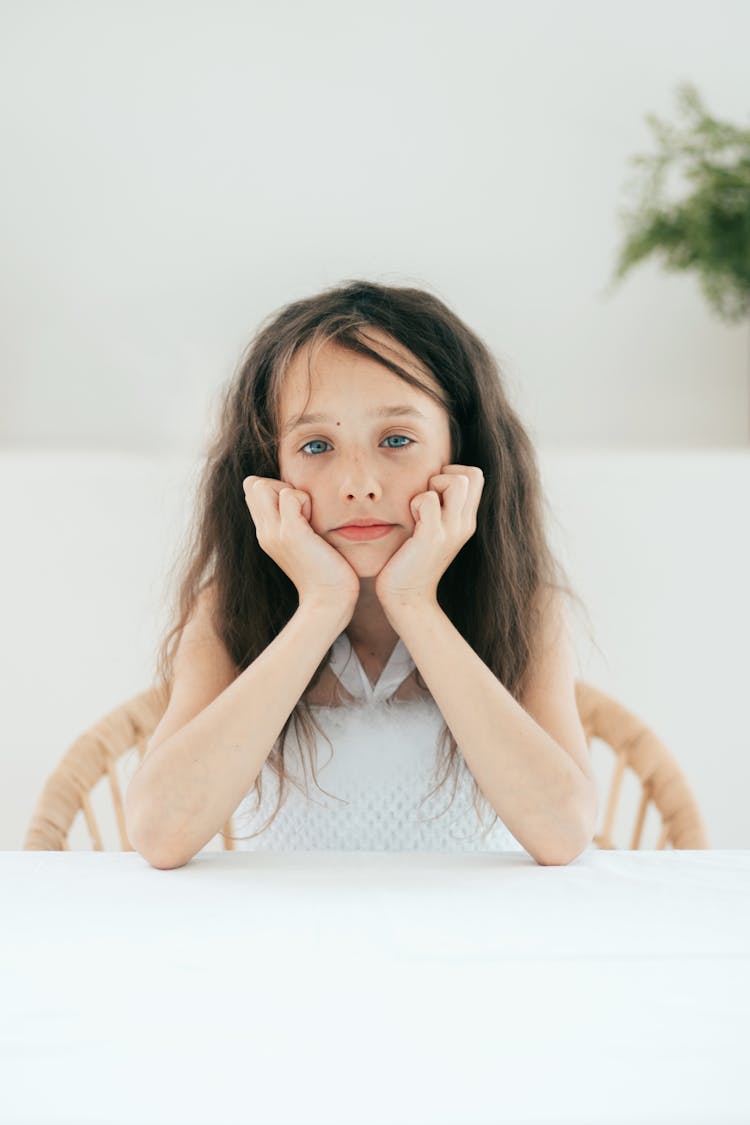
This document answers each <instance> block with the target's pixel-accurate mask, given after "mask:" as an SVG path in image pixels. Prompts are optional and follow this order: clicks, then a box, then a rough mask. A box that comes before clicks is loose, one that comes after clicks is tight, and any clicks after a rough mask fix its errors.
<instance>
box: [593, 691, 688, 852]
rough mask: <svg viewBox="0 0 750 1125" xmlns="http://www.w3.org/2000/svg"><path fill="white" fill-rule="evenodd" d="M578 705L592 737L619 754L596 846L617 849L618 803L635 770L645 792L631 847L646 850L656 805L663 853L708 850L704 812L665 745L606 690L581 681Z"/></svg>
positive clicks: (641, 799)
mask: <svg viewBox="0 0 750 1125" xmlns="http://www.w3.org/2000/svg"><path fill="white" fill-rule="evenodd" d="M576 703H577V705H578V713H579V715H580V717H581V723H582V725H583V729H584V731H585V732H586V738H587V740H588V742H589V744H590V743H591V740H592V738H593V739H599V740H600V741H601V742H603V743H605V744H606V745H607V746H608V747H609V748H610V749H611V750H612V751H613V752H614V755H615V764H614V773H613V776H612V782H611V784H610V787H609V793H608V795H607V798H606V805H605V809H604V819H603V823H602V826H601V828H600V830H599V832H598V833H596V835H595V836H594V839H593V843H594V844H595V845H596V847H598V848H605V849H613V848H616V847H617V845H616V844H614V843H613V841H612V828H613V824H614V820H615V815H616V812H617V804H618V800H619V799H620V796H621V793H622V781H623V777H624V776H625V770H626V769H628V770H632V771H633V774H634V775H635V776H636V777H637V779H638V782H639V783H640V787H641V798H640V803H639V806H638V811H637V813H636V819H635V826H634V828H633V835H632V837H631V840H630V843H629V844H628V845H627V847H628V848H629V849H630V850H631V851H632V850H636V849H638V848H639V847H640V846H641V836H642V834H643V825H644V821H645V819H646V813H647V811H648V808H649V804H651V805H652V806H653V807H654V808H655V809H656V811H657V812H658V814H659V816H660V818H661V832H660V835H659V841H658V844H657V847H658V848H664V847H666V846H667V845H668V844H669V845H670V846H671V847H673V848H698V849H703V848H707V847H708V838H707V835H706V830H705V826H704V824H703V821H702V819H701V814H700V810H699V809H698V805H697V803H696V800H695V798H694V796H693V793H692V791H691V789H690V786H689V785H688V783H687V780H686V779H685V776H684V774H683V772H682V770H681V769H680V766H679V764H678V763H677V760H676V759H675V758H674V757H673V756H672V754H671V753H670V752H669V750H668V749H667V748H666V746H665V745H664V743H663V742H661V741H660V739H659V738H657V736H656V735H655V734H654V732H653V731H652V730H649V728H648V727H647V726H646V724H645V723H643V722H641V720H640V719H638V718H637V717H636V716H635V715H634V714H632V712H630V711H628V710H627V708H625V707H623V706H622V704H621V703H618V702H617V701H616V700H614V699H612V698H610V696H608V695H605V694H604V692H603V691H599V690H598V688H595V687H592V686H591V685H590V684H586V683H583V682H582V681H581V680H578V681H577V682H576Z"/></svg>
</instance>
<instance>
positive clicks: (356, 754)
mask: <svg viewBox="0 0 750 1125" xmlns="http://www.w3.org/2000/svg"><path fill="white" fill-rule="evenodd" d="M329 666H330V668H331V669H332V671H333V672H334V674H335V675H336V676H337V677H338V679H339V680H340V682H341V683H342V684H343V686H344V687H345V688H346V689H347V691H349V692H350V693H351V694H352V695H353V696H354V697H355V701H356V702H347V703H345V704H344V705H343V706H340V707H329V706H324V705H322V704H313V705H311V710H312V712H313V714H314V715H315V718H316V719H317V721H318V723H319V724H320V726H321V727H322V728H323V730H324V731H325V732H326V734H327V735H328V737H329V738H330V740H331V743H332V745H333V754H331V751H330V748H329V746H328V743H327V742H326V741H325V740H324V739H323V738H321V737H320V735H317V740H316V764H315V768H316V772H317V781H318V784H317V785H316V783H315V780H314V778H313V777H312V776H311V775H310V774H309V772H306V769H305V765H304V759H303V757H302V754H301V752H300V744H299V741H298V740H297V737H296V734H295V730H294V724H292V725H291V727H290V729H289V732H288V734H287V742H286V747H285V750H284V766H285V770H286V772H287V775H288V776H287V782H286V786H285V789H286V796H285V799H284V802H283V804H282V805H281V808H280V809H279V811H278V813H277V814H276V817H275V819H274V820H273V822H272V823H271V824H270V825H268V826H267V827H266V828H265V829H264V831H263V832H261V833H260V835H258V836H256V837H254V838H253V839H251V840H237V839H235V841H234V847H235V849H236V850H237V851H254V850H259V849H271V850H274V851H291V850H297V849H303V850H317V849H320V848H334V849H340V850H352V851H362V850H364V851H391V850H393V851H451V852H463V851H515V852H519V851H520V852H524V849H523V848H522V846H521V844H519V842H518V841H517V840H516V839H515V837H514V836H512V835H511V833H510V832H509V830H508V829H507V828H506V826H505V825H504V824H503V823H502V821H500V820H495V814H494V811H493V810H492V808H491V807H490V806H489V804H488V803H487V802H485V801H484V800H483V799H481V796H480V800H479V802H478V803H479V807H480V809H482V810H483V811H482V815H483V818H484V820H483V822H480V820H479V818H478V817H477V814H476V811H475V809H474V806H473V794H472V785H473V778H472V775H471V773H470V772H469V769H468V767H467V766H466V764H465V763H464V761H463V758H460V759H459V766H460V775H459V776H460V780H459V784H458V786H457V788H456V794H455V797H454V798H453V802H452V803H451V804H450V807H448V806H449V802H450V801H451V795H452V793H453V775H452V772H451V773H449V775H448V778H447V780H446V781H445V782H444V783H443V784H442V785H441V786H440V788H439V789H438V790H437V791H436V792H435V793H433V794H432V796H430V797H429V798H427V799H426V800H425V801H424V803H423V804H422V805H421V807H420V802H421V801H422V798H423V797H426V795H427V794H428V793H429V791H430V790H431V789H432V788H433V787H434V786H435V785H436V784H437V781H438V779H439V778H440V777H441V776H442V773H443V770H444V768H445V767H444V766H442V765H441V766H440V768H439V769H438V770H437V772H435V771H436V767H437V766H438V763H439V761H440V760H441V758H440V755H439V752H438V751H439V735H440V731H441V729H442V726H443V716H442V714H441V712H440V710H439V708H438V706H437V704H436V703H435V701H434V699H432V698H431V697H430V698H427V699H413V700H393V699H391V698H390V697H391V696H392V695H393V693H394V692H395V691H397V689H398V688H399V686H400V685H401V684H402V683H403V681H404V680H405V679H406V677H407V676H408V675H410V673H411V672H412V671H413V669H414V667H415V665H414V661H413V660H412V658H411V656H410V654H409V652H408V650H407V648H406V646H405V645H404V643H403V641H402V640H401V639H400V638H399V640H398V642H397V643H396V647H395V648H394V650H393V652H392V653H391V656H390V658H389V660H388V663H387V664H386V666H385V668H384V669H383V671H382V673H381V676H380V679H379V680H378V682H377V683H376V684H375V687H373V686H372V685H371V683H370V681H369V679H368V677H367V674H366V672H365V670H364V668H363V667H362V664H361V662H360V660H359V657H358V656H357V654H356V652H355V650H354V649H353V647H352V645H351V642H350V640H349V637H348V636H347V634H346V633H345V632H344V633H341V634H340V635H339V636H338V637H337V638H336V641H335V642H334V644H333V649H332V653H331V659H330V664H329ZM316 733H317V732H316ZM277 745H278V743H277ZM459 754H460V748H459ZM308 770H309V767H308ZM291 778H296V779H297V782H298V784H299V785H300V786H301V789H300V788H298V787H297V785H295V784H294V783H293V781H292V780H291ZM305 778H307V782H306V781H305ZM262 780H263V798H262V802H261V805H260V809H259V808H258V802H257V794H256V793H255V791H254V790H252V789H251V790H250V792H249V793H248V794H247V795H246V797H245V798H244V799H243V801H242V802H241V803H240V804H239V806H238V807H237V810H236V811H235V813H234V817H233V832H234V835H235V836H247V835H249V834H250V833H251V832H255V831H257V830H258V829H259V828H260V827H261V826H262V825H263V824H264V823H265V822H266V820H267V819H268V818H269V817H270V815H271V813H272V812H273V810H274V809H275V808H276V802H277V799H278V792H279V781H278V778H277V776H276V773H275V772H274V771H273V770H272V769H271V768H270V766H269V765H268V763H266V764H265V765H264V767H263V775H262ZM306 785H307V787H308V788H307V792H308V796H306V795H305V789H306ZM321 790H325V791H326V792H321ZM326 793H327V794H328V795H326ZM443 810H445V811H444V812H443ZM441 813H442V814H443V815H438V814H441ZM430 818H433V819H430ZM483 832H485V833H486V835H484V836H483V835H482V833H483Z"/></svg>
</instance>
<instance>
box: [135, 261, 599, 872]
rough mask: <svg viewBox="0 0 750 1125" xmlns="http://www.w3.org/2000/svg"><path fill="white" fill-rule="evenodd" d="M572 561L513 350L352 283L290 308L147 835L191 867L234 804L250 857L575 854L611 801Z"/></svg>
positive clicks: (139, 807)
mask: <svg viewBox="0 0 750 1125" xmlns="http://www.w3.org/2000/svg"><path fill="white" fill-rule="evenodd" d="M561 573H562V569H561V567H560V564H559V563H558V562H557V560H556V559H555V558H554V557H553V555H552V553H551V551H550V548H549V546H548V544H547V541H546V538H545V532H544V525H543V496H542V492H541V488H540V482H539V476H538V471H537V466H536V461H535V456H534V452H533V449H532V446H531V443H530V441H529V438H528V436H527V434H526V432H525V431H524V429H523V426H522V425H521V423H520V421H519V419H518V417H517V415H516V414H515V412H514V411H513V409H512V408H511V406H510V404H509V402H508V400H507V397H506V394H505V391H504V389H503V385H502V381H501V376H500V372H499V369H498V366H497V363H496V361H495V360H494V358H493V357H492V355H491V353H490V352H489V350H488V349H487V347H486V346H485V345H484V344H483V342H482V341H481V340H480V339H478V337H477V336H476V335H475V334H474V333H473V332H472V331H471V330H470V329H469V328H468V327H467V326H466V325H465V324H464V323H463V322H462V321H461V320H459V318H458V317H457V316H456V315H455V314H454V313H453V312H451V311H450V309H448V308H447V307H446V306H445V304H443V303H442V302H441V301H440V300H438V299H437V298H436V297H434V296H432V295H431V294H429V293H427V292H424V291H422V290H419V289H411V288H396V287H387V286H384V285H378V284H374V283H371V282H364V281H354V282H351V283H349V284H346V285H342V286H340V287H335V288H332V289H329V290H327V291H325V292H323V293H321V294H319V295H317V296H313V297H310V298H307V299H305V300H300V301H295V302H293V303H292V304H290V305H288V306H287V307H285V308H283V309H282V310H281V311H280V312H278V313H276V315H274V316H273V317H272V318H269V319H268V320H267V321H266V322H265V325H264V326H262V328H261V330H260V331H259V332H258V334H257V335H256V337H255V339H254V340H253V341H252V343H251V345H250V346H249V348H248V349H247V351H246V353H245V354H244V356H243V359H242V362H241V365H240V367H239V370H238V372H237V374H236V376H235V377H234V378H233V380H232V382H231V383H230V385H229V387H228V390H227V392H226V395H225V399H224V402H223V408H222V411H221V415H220V423H219V426H218V433H217V436H216V437H215V439H214V441H213V444H212V446H211V448H210V450H209V454H208V458H207V461H206V465H205V469H204V475H203V480H202V482H201V487H200V494H199V503H198V507H197V521H196V524H195V529H194V542H193V544H192V545H191V546H190V548H189V550H188V553H187V557H186V563H185V571H184V574H183V577H182V580H181V582H180V584H179V592H178V605H177V611H176V618H177V623H176V624H175V626H174V628H173V629H172V630H171V632H170V633H169V634H168V636H167V637H166V638H165V640H164V642H163V644H162V646H161V649H160V653H159V677H160V684H161V687H162V690H163V692H164V696H165V698H168V706H167V708H166V711H165V712H164V715H163V717H162V719H161V722H160V723H159V725H158V726H157V728H156V730H155V732H154V734H153V736H152V738H151V740H150V742H149V746H148V752H147V754H146V756H145V757H144V760H143V762H142V763H141V765H140V767H139V769H138V771H137V772H136V774H135V775H134V777H133V778H132V780H131V783H130V785H129V788H128V792H127V798H126V815H127V826H128V834H129V836H130V840H131V842H132V844H133V846H134V847H135V848H136V849H137V850H138V851H139V852H140V853H141V854H142V855H143V856H144V857H145V858H146V859H148V861H149V862H150V863H152V864H153V865H154V866H157V867H177V866H181V865H183V864H185V863H187V862H188V860H189V859H190V858H191V857H192V856H193V855H195V853H196V852H198V851H199V850H200V849H201V848H202V847H204V845H205V844H206V843H207V842H208V841H209V840H210V839H212V838H213V836H215V835H216V833H217V832H219V831H220V830H221V829H222V828H223V827H224V826H225V825H227V824H228V823H229V822H230V818H231V823H232V825H233V826H234V829H235V832H236V831H237V830H238V829H245V830H248V831H247V834H245V835H234V834H233V839H234V840H235V844H246V845H247V846H248V847H250V848H272V849H274V850H288V849H293V848H305V849H318V848H345V849H361V850H383V849H394V850H414V849H416V850H424V851H429V850H451V851H458V850H467V849H471V850H476V849H481V850H508V849H512V850H516V851H525V852H528V853H529V854H530V855H531V856H532V857H533V858H534V859H536V861H537V862H538V863H540V864H561V863H568V862H569V861H570V860H571V859H573V858H575V856H577V855H578V854H580V852H581V851H583V850H584V848H586V847H587V846H588V845H589V844H590V842H591V840H592V837H593V833H594V825H595V818H596V812H597V798H596V788H595V783H594V778H593V774H592V770H591V765H590V761H589V755H588V748H587V743H586V737H585V734H584V731H583V728H582V726H581V723H580V719H579V716H578V711H577V707H576V700H575V665H574V657H573V652H572V646H571V642H570V638H569V633H568V628H567V624H566V616H565V613H564V610H563V602H562V594H563V592H564V593H567V594H569V595H571V596H573V597H575V595H574V594H572V591H571V590H570V587H569V586H568V585H567V584H565V583H562V582H560V581H559V577H560V575H561ZM292 727H293V730H292ZM323 742H326V743H327V745H328V750H329V754H328V757H327V760H323V758H324V755H322V754H320V753H319V752H320V751H322V747H323ZM441 767H442V776H441V777H440V778H439V780H438V773H439V772H441ZM318 774H320V777H319V776H318ZM310 775H312V779H313V781H314V782H315V786H316V789H317V792H316V793H312V792H311V791H310ZM449 776H450V777H451V778H452V782H453V784H452V794H451V795H450V800H449V801H448V802H447V803H446V802H445V801H441V800H440V799H439V797H440V792H439V791H440V790H441V789H442V787H443V785H444V784H445V782H446V781H447V780H448V778H449ZM433 782H434V783H435V784H432V783H433ZM290 786H291V788H290ZM480 806H481V807H480ZM486 813H489V819H490V824H489V825H486V824H485V814H486Z"/></svg>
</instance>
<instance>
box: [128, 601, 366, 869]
mask: <svg viewBox="0 0 750 1125" xmlns="http://www.w3.org/2000/svg"><path fill="white" fill-rule="evenodd" d="M351 616H352V611H351V610H350V609H347V606H346V605H339V606H333V605H328V604H325V605H324V604H322V603H317V602H316V603H310V604H305V605H304V606H300V607H299V608H298V609H297V612H296V613H295V614H294V616H293V617H292V618H291V619H290V621H289V622H288V623H287V624H286V626H285V627H284V628H283V629H282V630H281V632H280V633H279V634H278V636H277V637H275V638H274V640H273V641H272V642H271V644H269V645H268V647H267V648H266V649H265V650H264V651H263V652H262V653H261V654H260V656H259V657H258V658H257V659H256V660H254V661H253V663H252V664H251V665H250V666H249V668H246V669H245V671H244V672H242V673H241V674H240V675H239V676H237V678H236V679H233V680H232V682H231V683H229V686H228V687H225V688H224V690H221V691H220V694H217V692H218V691H219V682H218V681H217V675H221V674H224V677H225V681H226V679H227V678H229V677H228V676H227V675H226V666H227V662H228V655H227V653H226V649H225V648H224V646H223V644H222V643H221V641H220V640H219V638H218V637H217V636H216V634H215V633H213V631H212V630H209V629H208V628H207V626H206V624H205V617H204V618H203V622H202V625H201V628H200V631H199V636H198V637H197V638H196V635H195V632H193V634H192V635H191V633H190V625H191V624H192V623H193V621H194V619H192V618H191V622H189V623H188V626H186V628H185V630H184V631H183V637H182V639H181V641H180V645H179V648H178V651H177V654H176V658H175V679H174V684H173V689H172V695H171V701H170V705H169V707H168V709H167V711H166V712H165V715H164V718H163V719H162V722H161V723H160V724H159V727H158V728H157V730H156V731H155V732H154V735H153V736H152V738H151V740H150V743H149V747H148V750H147V753H146V755H145V757H144V759H143V761H142V763H141V765H140V766H139V768H138V770H137V771H136V773H135V774H134V775H133V777H132V779H131V781H130V784H129V786H128V789H127V792H126V795H125V815H126V827H127V833H128V837H129V839H130V842H131V844H132V845H133V847H134V848H135V849H136V850H137V851H138V852H140V854H141V855H142V856H143V857H144V858H145V859H147V860H148V861H149V863H150V864H152V866H154V867H160V868H171V867H182V866H183V865H184V864H186V863H187V862H188V861H189V860H190V859H191V858H192V857H193V856H194V855H195V854H196V852H199V851H200V849H201V848H202V847H204V846H205V845H206V844H207V843H208V841H209V840H211V839H213V837H214V836H215V835H216V833H217V832H219V831H220V830H221V829H222V828H223V827H224V825H225V824H226V822H227V820H228V819H229V817H230V816H231V815H232V813H233V812H234V810H235V809H236V808H237V806H238V804H239V803H240V801H241V800H242V797H243V796H244V794H245V793H246V792H248V790H249V789H250V788H251V786H252V785H253V784H254V782H255V779H256V778H257V776H258V774H259V773H260V771H261V769H262V768H263V765H264V763H265V761H266V759H267V757H268V755H269V754H270V752H271V750H272V749H273V746H274V743H275V742H276V739H277V738H278V736H279V734H280V733H281V730H282V728H283V726H284V723H285V722H286V720H287V719H288V717H289V715H290V714H291V712H292V710H293V709H294V707H295V706H296V705H297V702H298V701H299V699H300V697H301V695H302V693H303V691H304V690H305V688H306V687H307V685H308V683H309V681H310V679H311V678H312V676H313V674H314V672H315V669H316V668H317V667H318V665H319V664H320V662H321V660H322V659H323V657H324V655H325V653H326V652H327V650H328V649H329V648H330V647H331V645H332V644H333V642H334V641H335V639H336V637H337V636H338V635H339V634H340V633H341V631H342V630H343V629H344V628H346V625H347V624H348V623H349V620H350V619H351ZM217 668H221V669H222V672H220V673H217ZM212 684H213V689H212V687H211V685H212ZM207 693H208V694H212V695H213V696H215V698H212V700H211V701H209V702H208V703H207V704H206V701H205V700H206V694H207ZM173 705H174V712H173ZM192 716H194V717H192ZM175 726H176V727H177V729H174V728H175ZM169 731H172V733H167V732H169Z"/></svg>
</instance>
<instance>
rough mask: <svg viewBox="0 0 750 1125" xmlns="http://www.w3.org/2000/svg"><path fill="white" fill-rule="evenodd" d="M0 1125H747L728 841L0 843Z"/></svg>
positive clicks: (749, 934)
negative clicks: (46, 846)
mask: <svg viewBox="0 0 750 1125" xmlns="http://www.w3.org/2000/svg"><path fill="white" fill-rule="evenodd" d="M0 887H1V888H2V891H1V893H2V900H1V901H2V928H1V934H2V937H1V938H0V941H1V947H0V949H1V953H2V960H1V962H0V964H1V968H0V1042H1V1043H2V1056H1V1073H0V1121H1V1122H2V1125H32V1123H33V1125H63V1123H65V1125H110V1123H111V1125H121V1123H123V1125H124V1123H127V1125H136V1123H137V1125H149V1123H152V1122H153V1123H157V1122H158V1123H159V1125H166V1123H170V1125H171V1123H175V1125H193V1123H196V1125H197V1123H200V1125H219V1123H221V1125H233V1123H235V1122H253V1123H257V1125H276V1123H278V1122H285V1123H291V1122H294V1123H295V1125H297V1123H302V1122H305V1123H317V1122H320V1123H325V1125H339V1123H341V1125H344V1123H346V1125H375V1123H377V1125H386V1123H387V1125H400V1123H402V1122H403V1123H407V1122H408V1123H409V1125H416V1123H427V1122H429V1123H430V1125H438V1123H439V1125H449V1123H450V1125H474V1123H477V1125H479V1123H482V1125H488V1123H498V1122H509V1123H512V1125H525V1123H529V1125H531V1123H532V1122H533V1123H534V1125H544V1123H547V1122H550V1123H552V1122H554V1123H555V1125H565V1123H568V1122H569V1123H570V1125H588V1123H591V1125H638V1123H648V1125H652V1123H665V1122H675V1123H679V1125H691V1123H695V1125H722V1123H730V1122H731V1123H732V1125H740V1123H742V1125H747V1123H748V1122H750V1068H749V1067H748V1062H749V1061H750V1026H749V1024H750V851H713V852H712V851H705V852H700V851H694V852H679V851H665V852H653V851H652V852H600V851H597V850H595V849H593V848H592V849H590V850H587V851H586V852H584V854H583V855H582V856H580V857H579V858H578V859H577V860H576V861H574V862H573V863H572V864H570V865H568V866H567V867H541V866H539V865H537V864H536V863H535V862H534V861H533V860H532V859H530V857H528V856H526V855H519V854H510V853H508V854H504V855H491V854H488V853H480V854H463V855H450V854H426V853H396V852H330V851H328V852H292V853H273V852H256V853H246V852H245V853H231V852H230V853H220V852H205V853H199V854H198V855H197V856H196V857H195V858H194V859H193V860H192V861H191V862H190V863H189V864H188V865H187V866H185V867H182V868H177V869H175V870H172V871H160V870H157V869H155V868H152V867H150V866H149V864H148V863H146V861H145V860H144V859H142V857H141V856H139V855H138V854H136V853H91V852H0Z"/></svg>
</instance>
